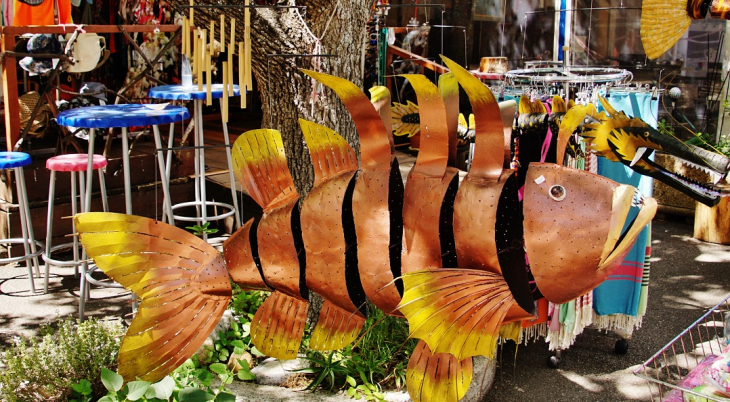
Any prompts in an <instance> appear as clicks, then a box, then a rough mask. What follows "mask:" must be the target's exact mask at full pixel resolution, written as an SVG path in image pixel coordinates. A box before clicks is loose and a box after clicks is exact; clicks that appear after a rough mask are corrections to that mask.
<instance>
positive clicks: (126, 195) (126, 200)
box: [87, 127, 132, 215]
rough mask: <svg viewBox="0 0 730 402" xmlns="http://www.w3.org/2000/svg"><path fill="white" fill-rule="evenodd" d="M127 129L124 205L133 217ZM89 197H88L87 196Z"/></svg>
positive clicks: (124, 151) (124, 156)
mask: <svg viewBox="0 0 730 402" xmlns="http://www.w3.org/2000/svg"><path fill="white" fill-rule="evenodd" d="M127 134H128V133H127V128H126V127H122V153H123V154H122V162H123V164H124V205H125V211H126V213H127V214H128V215H132V181H131V178H130V175H129V138H127ZM87 197H88V195H87ZM87 212H88V211H87Z"/></svg>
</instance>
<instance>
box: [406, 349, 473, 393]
mask: <svg viewBox="0 0 730 402" xmlns="http://www.w3.org/2000/svg"><path fill="white" fill-rule="evenodd" d="M473 375H474V368H473V366H472V359H471V358H470V357H469V358H466V359H464V360H461V361H459V360H458V359H457V358H456V357H454V356H453V355H451V354H448V353H438V354H432V353H431V349H429V347H428V345H427V344H426V342H424V341H419V342H418V344H417V345H416V348H415V349H414V350H413V354H411V359H410V360H409V361H408V368H407V370H406V385H407V388H408V393H409V394H410V396H411V398H412V399H413V401H414V402H429V401H439V402H457V401H459V400H461V398H463V397H464V395H466V391H467V390H468V389H469V386H470V385H471V380H472V376H473Z"/></svg>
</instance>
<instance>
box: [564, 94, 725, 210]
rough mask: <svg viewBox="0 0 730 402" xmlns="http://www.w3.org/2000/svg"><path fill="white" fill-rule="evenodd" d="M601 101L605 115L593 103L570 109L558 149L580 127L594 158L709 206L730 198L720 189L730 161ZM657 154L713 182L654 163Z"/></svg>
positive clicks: (565, 119) (603, 100)
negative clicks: (653, 158) (702, 174)
mask: <svg viewBox="0 0 730 402" xmlns="http://www.w3.org/2000/svg"><path fill="white" fill-rule="evenodd" d="M600 101H601V104H602V105H603V108H604V109H605V110H606V112H601V113H600V114H599V113H596V109H595V108H593V106H592V105H588V107H584V106H576V107H574V108H571V109H570V110H569V111H568V113H567V114H566V116H565V117H564V119H563V122H564V125H563V126H561V131H560V139H559V144H558V147H559V148H560V147H561V146H562V145H561V143H562V144H565V143H566V142H567V141H568V139H569V138H570V137H571V133H572V132H573V131H574V130H575V129H576V128H577V127H579V126H582V127H583V132H582V133H580V134H579V135H580V136H582V137H583V138H584V139H583V141H584V142H586V143H587V144H588V145H589V147H588V149H589V150H590V151H591V152H593V153H595V154H596V155H599V156H603V157H605V158H606V159H608V160H611V161H614V162H620V163H622V164H624V165H626V166H628V167H629V168H631V169H633V170H634V171H636V172H638V173H640V174H642V175H645V176H650V177H652V178H654V179H656V180H659V181H661V182H662V183H664V184H666V185H668V186H670V187H672V188H674V189H676V190H679V191H681V192H683V193H684V194H686V195H688V196H689V197H691V198H692V199H694V200H696V201H699V202H701V203H703V204H705V205H707V206H710V207H711V206H714V205H717V203H718V202H720V199H721V198H722V197H727V196H730V193H728V191H727V190H726V189H723V188H722V187H719V186H717V185H716V184H717V183H718V182H719V181H721V180H724V179H726V178H727V175H728V171H729V170H730V158H728V157H726V156H724V155H721V154H717V153H714V152H711V151H708V150H705V149H702V148H699V147H696V146H694V145H690V144H686V143H684V142H682V141H680V140H678V139H676V138H674V137H671V136H668V135H664V134H662V133H660V132H659V131H657V130H656V129H654V128H653V127H651V126H649V125H648V124H646V123H645V122H644V121H642V120H641V119H639V118H632V117H629V116H627V115H626V114H625V113H623V112H617V111H616V110H615V109H614V108H613V107H611V105H610V104H609V103H608V102H607V101H606V100H605V99H603V98H601V100H600ZM560 141H562V142H560ZM655 152H656V153H662V154H665V155H667V156H670V157H671V158H673V159H675V160H677V161H679V162H681V163H682V164H683V165H685V166H687V167H690V168H693V169H700V170H702V171H704V172H706V173H708V174H709V175H710V178H711V180H712V182H711V183H700V182H697V181H695V180H692V179H690V178H687V177H684V176H682V175H680V174H677V173H674V172H672V171H669V170H667V169H666V168H664V167H662V166H660V165H659V164H657V163H655V162H654V161H653V160H652V159H651V156H652V155H653V154H654V153H655ZM558 163H560V161H558Z"/></svg>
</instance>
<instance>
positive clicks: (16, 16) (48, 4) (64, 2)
mask: <svg viewBox="0 0 730 402" xmlns="http://www.w3.org/2000/svg"><path fill="white" fill-rule="evenodd" d="M55 1H56V2H57V3H58V23H59V24H71V23H73V21H72V20H71V0H55ZM53 3H54V0H14V4H15V10H14V12H13V25H15V26H26V25H55V21H54V19H53V15H54V12H53Z"/></svg>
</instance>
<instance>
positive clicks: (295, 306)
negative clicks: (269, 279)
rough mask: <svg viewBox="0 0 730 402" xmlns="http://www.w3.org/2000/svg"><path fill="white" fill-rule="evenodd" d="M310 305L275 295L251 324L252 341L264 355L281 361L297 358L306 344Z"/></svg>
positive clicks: (278, 293)
mask: <svg viewBox="0 0 730 402" xmlns="http://www.w3.org/2000/svg"><path fill="white" fill-rule="evenodd" d="M308 310H309V302H308V301H306V300H301V299H298V298H295V297H291V296H288V295H286V294H284V293H282V292H278V291H277V292H274V293H272V294H271V295H270V296H269V297H268V298H267V299H266V301H264V303H263V304H262V305H261V307H259V309H258V310H257V311H256V314H255V315H254V317H253V320H252V321H251V342H253V344H254V345H255V346H256V348H257V349H258V350H260V351H261V352H262V353H263V354H265V355H267V356H271V357H274V358H277V359H279V360H291V359H296V357H297V352H299V346H300V345H301V344H302V335H304V325H305V324H306V322H307V311H308Z"/></svg>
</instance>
